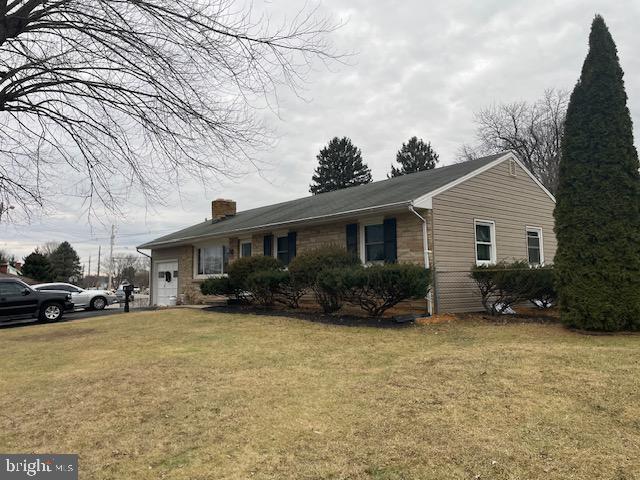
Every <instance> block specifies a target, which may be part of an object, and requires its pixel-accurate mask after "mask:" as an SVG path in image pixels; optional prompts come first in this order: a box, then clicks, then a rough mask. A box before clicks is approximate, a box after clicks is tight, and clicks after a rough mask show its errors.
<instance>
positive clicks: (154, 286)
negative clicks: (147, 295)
mask: <svg viewBox="0 0 640 480" xmlns="http://www.w3.org/2000/svg"><path fill="white" fill-rule="evenodd" d="M171 262H174V263H176V264H177V265H178V270H179V269H180V262H179V261H178V259H177V258H163V259H162V260H153V261H152V262H151V278H152V279H153V280H152V282H151V304H152V305H157V304H158V264H159V263H171ZM179 278H180V277H178V281H179ZM177 290H178V287H177V285H176V295H177Z"/></svg>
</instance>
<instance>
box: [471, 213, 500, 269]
mask: <svg viewBox="0 0 640 480" xmlns="http://www.w3.org/2000/svg"><path fill="white" fill-rule="evenodd" d="M474 226H475V235H476V265H490V264H493V263H496V224H495V222H492V221H490V220H474Z"/></svg>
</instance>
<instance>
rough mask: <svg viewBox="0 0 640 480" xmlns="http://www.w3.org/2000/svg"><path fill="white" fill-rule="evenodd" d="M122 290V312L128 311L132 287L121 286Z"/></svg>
mask: <svg viewBox="0 0 640 480" xmlns="http://www.w3.org/2000/svg"><path fill="white" fill-rule="evenodd" d="M122 290H123V291H124V311H125V312H128V311H129V297H130V296H131V294H132V293H133V285H131V284H129V285H123V286H122Z"/></svg>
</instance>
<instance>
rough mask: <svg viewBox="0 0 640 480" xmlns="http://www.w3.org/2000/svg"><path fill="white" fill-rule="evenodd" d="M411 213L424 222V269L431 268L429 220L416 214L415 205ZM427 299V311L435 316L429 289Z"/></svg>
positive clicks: (410, 209) (410, 206) (410, 207)
mask: <svg viewBox="0 0 640 480" xmlns="http://www.w3.org/2000/svg"><path fill="white" fill-rule="evenodd" d="M409 211H410V212H411V213H413V214H414V215H415V216H416V217H418V218H419V219H420V220H421V221H422V250H423V252H422V253H423V256H424V268H430V264H429V236H428V232H427V219H426V218H424V217H423V216H422V215H420V214H419V213H418V212H416V210H415V208H413V205H409ZM426 299H427V310H428V312H429V315H433V295H432V292H431V289H429V293H427V296H426Z"/></svg>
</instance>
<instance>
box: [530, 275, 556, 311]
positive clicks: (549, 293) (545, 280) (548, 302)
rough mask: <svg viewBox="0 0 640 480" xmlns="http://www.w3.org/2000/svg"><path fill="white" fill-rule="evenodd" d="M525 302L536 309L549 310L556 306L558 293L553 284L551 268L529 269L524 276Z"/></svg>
mask: <svg viewBox="0 0 640 480" xmlns="http://www.w3.org/2000/svg"><path fill="white" fill-rule="evenodd" d="M526 275H527V276H528V277H529V279H528V281H527V285H528V293H527V300H529V301H530V302H531V303H533V304H534V305H535V306H536V307H538V308H549V307H551V306H553V305H555V304H556V301H557V299H558V293H557V291H556V288H555V284H554V276H553V267H550V266H549V267H538V268H531V269H529V272H528V273H527V274H526Z"/></svg>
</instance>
